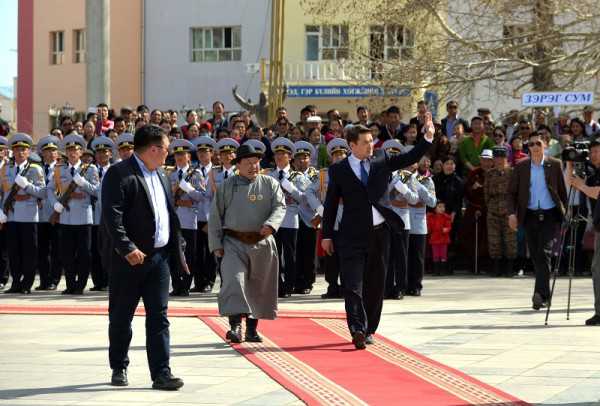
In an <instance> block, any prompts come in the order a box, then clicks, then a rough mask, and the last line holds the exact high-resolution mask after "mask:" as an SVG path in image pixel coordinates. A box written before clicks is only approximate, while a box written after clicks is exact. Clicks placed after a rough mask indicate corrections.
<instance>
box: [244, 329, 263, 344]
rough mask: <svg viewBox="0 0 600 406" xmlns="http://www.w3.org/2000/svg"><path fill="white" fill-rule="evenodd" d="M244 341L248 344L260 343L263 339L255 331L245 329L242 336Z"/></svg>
mask: <svg viewBox="0 0 600 406" xmlns="http://www.w3.org/2000/svg"><path fill="white" fill-rule="evenodd" d="M244 341H247V342H249V343H262V341H263V339H262V337H261V336H260V335H259V334H258V332H257V331H256V330H249V329H246V334H244Z"/></svg>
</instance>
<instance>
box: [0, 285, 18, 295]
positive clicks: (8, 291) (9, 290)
mask: <svg viewBox="0 0 600 406" xmlns="http://www.w3.org/2000/svg"><path fill="white" fill-rule="evenodd" d="M3 293H21V289H20V288H17V287H16V286H11V287H10V289H8V290H5V291H4V292H3Z"/></svg>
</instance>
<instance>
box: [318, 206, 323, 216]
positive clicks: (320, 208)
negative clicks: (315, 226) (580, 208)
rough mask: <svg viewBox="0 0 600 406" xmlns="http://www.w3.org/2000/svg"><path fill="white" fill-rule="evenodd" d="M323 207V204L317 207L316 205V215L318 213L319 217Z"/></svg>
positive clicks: (321, 214)
mask: <svg viewBox="0 0 600 406" xmlns="http://www.w3.org/2000/svg"><path fill="white" fill-rule="evenodd" d="M323 209H324V207H323V205H320V206H319V207H317V214H318V215H319V216H320V217H321V218H323Z"/></svg>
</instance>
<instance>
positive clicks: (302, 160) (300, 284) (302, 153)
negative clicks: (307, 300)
mask: <svg viewBox="0 0 600 406" xmlns="http://www.w3.org/2000/svg"><path fill="white" fill-rule="evenodd" d="M314 154H315V148H314V147H313V146H312V145H311V143H310V142H306V141H297V142H296V143H294V169H296V170H297V171H298V172H300V173H301V174H302V175H304V177H305V178H306V179H308V181H309V185H308V187H310V185H312V183H313V182H315V181H316V180H318V179H319V171H318V170H316V169H315V168H314V167H313V166H310V161H311V157H312V156H313V155H314ZM315 214H316V212H315V211H314V210H313V209H312V208H311V207H310V205H309V204H308V202H307V200H306V199H303V200H302V201H301V202H300V204H299V205H298V215H299V216H300V221H299V225H298V243H297V244H296V282H295V284H294V293H299V294H302V295H308V294H309V293H310V292H311V291H312V288H313V284H314V283H315V277H316V271H315V259H316V258H315V251H316V248H317V230H316V229H315V228H314V227H313V225H312V220H313V218H314V217H315Z"/></svg>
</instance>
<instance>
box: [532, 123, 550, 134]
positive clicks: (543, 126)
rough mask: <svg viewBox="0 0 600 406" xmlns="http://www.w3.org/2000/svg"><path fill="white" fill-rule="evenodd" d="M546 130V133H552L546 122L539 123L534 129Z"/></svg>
mask: <svg viewBox="0 0 600 406" xmlns="http://www.w3.org/2000/svg"><path fill="white" fill-rule="evenodd" d="M541 130H546V131H548V133H550V134H552V130H551V129H550V127H548V126H547V125H546V124H542V125H539V126H538V128H537V130H536V131H541Z"/></svg>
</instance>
